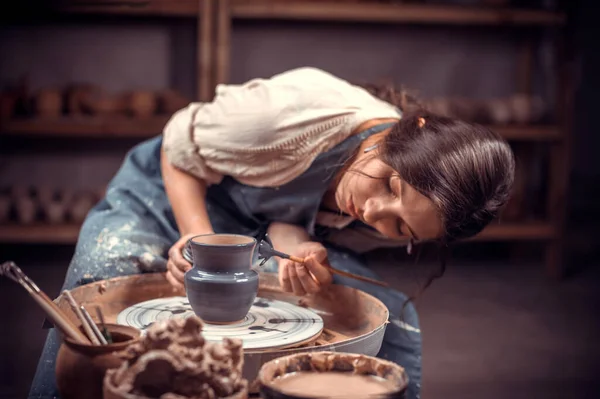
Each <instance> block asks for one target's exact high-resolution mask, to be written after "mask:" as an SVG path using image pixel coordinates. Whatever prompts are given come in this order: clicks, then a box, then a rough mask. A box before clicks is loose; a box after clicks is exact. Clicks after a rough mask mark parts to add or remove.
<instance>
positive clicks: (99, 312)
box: [96, 306, 113, 344]
mask: <svg viewBox="0 0 600 399" xmlns="http://www.w3.org/2000/svg"><path fill="white" fill-rule="evenodd" d="M96 315H97V316H98V320H100V325H101V326H102V335H104V338H105V339H106V342H108V343H109V344H112V343H113V340H112V335H110V332H109V331H108V328H106V323H105V322H104V315H103V314H102V309H100V306H96Z"/></svg>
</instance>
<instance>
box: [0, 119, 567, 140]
mask: <svg viewBox="0 0 600 399" xmlns="http://www.w3.org/2000/svg"><path fill="white" fill-rule="evenodd" d="M169 118H170V116H157V117H153V118H149V119H133V118H126V117H119V118H94V117H89V118H85V117H77V118H68V117H65V118H59V119H21V120H19V119H15V120H10V121H4V122H1V123H0V136H2V135H9V136H28V135H30V136H55V137H90V138H92V137H130V138H137V137H139V138H147V137H152V136H154V135H157V134H160V133H161V132H162V131H163V128H164V127H165V125H166V123H167V122H168V120H169ZM488 127H489V128H490V129H492V130H494V131H496V132H498V133H500V134H501V135H502V136H503V137H505V138H506V139H509V140H516V141H552V140H559V139H560V138H561V132H560V129H559V128H557V127H553V126H510V125H508V126H488Z"/></svg>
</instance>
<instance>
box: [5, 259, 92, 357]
mask: <svg viewBox="0 0 600 399" xmlns="http://www.w3.org/2000/svg"><path fill="white" fill-rule="evenodd" d="M0 275H2V276H6V277H7V278H9V279H11V280H13V281H14V282H16V283H17V284H19V285H20V286H21V287H23V288H24V289H25V290H26V291H27V292H28V293H29V295H30V296H31V297H32V298H33V299H34V300H35V301H36V303H37V304H38V305H39V306H40V307H41V308H42V309H43V310H44V312H45V313H46V315H47V316H48V318H49V319H50V320H51V321H52V323H53V324H54V325H55V326H56V328H58V330H60V332H61V333H62V334H63V335H65V336H67V337H69V338H71V339H72V340H73V341H75V342H78V343H81V344H88V345H89V344H90V340H89V339H88V338H87V337H86V336H85V335H84V334H83V333H82V332H81V331H79V329H78V328H77V327H76V326H75V325H74V324H73V323H72V322H71V321H70V320H69V318H68V317H67V316H66V315H65V314H64V313H63V312H62V311H61V310H60V308H59V307H58V306H56V304H55V303H54V302H52V300H51V299H50V298H49V297H48V295H46V293H44V291H42V290H41V289H40V288H39V287H38V286H37V284H35V283H34V282H33V281H32V280H31V279H30V278H29V277H28V276H27V275H26V274H25V273H23V271H22V270H21V269H20V268H19V267H18V266H17V265H16V264H15V263H14V262H10V261H9V262H4V263H2V264H1V265H0Z"/></svg>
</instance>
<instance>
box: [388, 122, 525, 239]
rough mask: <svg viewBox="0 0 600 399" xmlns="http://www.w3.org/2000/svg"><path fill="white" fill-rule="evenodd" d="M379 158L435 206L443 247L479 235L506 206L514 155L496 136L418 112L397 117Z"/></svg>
mask: <svg viewBox="0 0 600 399" xmlns="http://www.w3.org/2000/svg"><path fill="white" fill-rule="evenodd" d="M380 157H381V159H382V160H383V161H384V162H385V163H386V164H388V165H389V166H390V167H392V168H393V169H394V170H395V171H397V172H398V174H399V175H400V177H401V178H402V179H403V180H404V181H405V182H406V183H407V184H409V185H411V186H412V187H414V188H415V189H416V190H417V191H419V192H420V193H421V194H423V195H424V196H426V197H427V198H429V199H431V200H432V201H433V203H434V204H435V205H436V207H437V209H438V211H439V213H440V217H441V219H442V222H443V226H444V230H445V234H444V236H443V237H440V238H441V241H442V242H443V243H449V242H452V241H455V240H460V239H464V238H468V237H471V236H474V235H475V234H477V233H479V232H480V231H481V230H482V229H483V228H484V227H485V226H486V225H488V224H489V222H490V221H492V220H493V219H494V218H495V217H496V216H497V215H498V213H499V211H500V209H501V208H502V206H503V205H504V204H505V203H506V202H507V200H508V198H509V196H510V191H511V188H512V185H513V181H514V173H515V160H514V155H513V152H512V150H511V148H510V146H509V144H508V143H507V142H506V141H505V140H504V139H503V138H502V137H501V136H499V135H498V134H496V133H495V132H493V131H492V130H490V129H488V128H486V127H484V126H481V125H478V124H473V123H469V122H465V121H462V120H458V119H454V118H449V117H444V116H439V115H434V114H431V113H428V112H426V111H424V110H417V111H414V112H413V113H412V114H404V115H403V116H402V119H401V120H400V122H399V123H397V124H396V125H395V126H394V127H393V128H392V130H391V131H390V133H389V134H388V135H387V136H386V137H385V139H384V141H383V145H382V148H381V151H380Z"/></svg>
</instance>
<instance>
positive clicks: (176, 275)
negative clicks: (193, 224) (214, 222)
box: [167, 234, 198, 289]
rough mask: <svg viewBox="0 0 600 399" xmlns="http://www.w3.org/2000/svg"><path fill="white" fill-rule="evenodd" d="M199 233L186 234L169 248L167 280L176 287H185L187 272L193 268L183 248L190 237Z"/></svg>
mask: <svg viewBox="0 0 600 399" xmlns="http://www.w3.org/2000/svg"><path fill="white" fill-rule="evenodd" d="M197 235H198V234H186V235H184V236H182V237H181V238H180V239H179V240H177V242H176V243H175V244H173V246H172V247H171V249H169V260H168V261H167V280H168V281H169V283H171V285H172V286H173V287H174V288H177V289H185V285H184V277H185V272H187V271H188V270H190V269H191V268H192V265H191V264H190V262H188V261H187V260H186V259H185V258H184V257H183V248H184V247H185V244H187V242H188V241H189V239H190V238H192V237H194V236H197Z"/></svg>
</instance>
